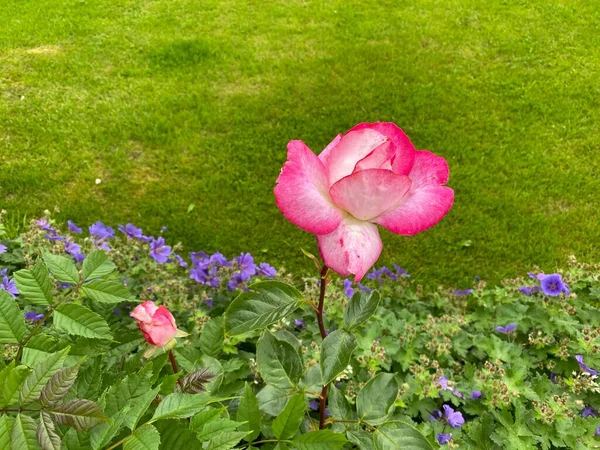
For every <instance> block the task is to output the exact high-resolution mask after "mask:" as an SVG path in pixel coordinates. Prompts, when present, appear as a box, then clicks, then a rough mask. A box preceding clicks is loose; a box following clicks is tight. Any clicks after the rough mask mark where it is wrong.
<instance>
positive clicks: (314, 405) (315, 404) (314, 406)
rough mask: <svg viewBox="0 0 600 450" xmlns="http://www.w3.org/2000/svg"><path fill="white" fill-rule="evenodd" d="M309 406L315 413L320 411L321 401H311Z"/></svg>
mask: <svg viewBox="0 0 600 450" xmlns="http://www.w3.org/2000/svg"><path fill="white" fill-rule="evenodd" d="M308 406H310V409H311V410H313V411H315V412H316V411H318V410H319V400H311V401H310V402H308Z"/></svg>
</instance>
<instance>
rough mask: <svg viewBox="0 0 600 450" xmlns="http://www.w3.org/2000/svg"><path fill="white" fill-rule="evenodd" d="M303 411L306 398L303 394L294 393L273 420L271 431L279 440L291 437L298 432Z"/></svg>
mask: <svg viewBox="0 0 600 450" xmlns="http://www.w3.org/2000/svg"><path fill="white" fill-rule="evenodd" d="M305 413H306V400H305V399H304V394H296V395H294V396H293V397H290V399H289V400H288V402H287V404H286V405H285V408H283V411H281V414H279V415H278V416H277V417H276V418H275V420H274V421H273V425H272V428H271V431H273V434H274V435H275V437H276V438H277V439H279V440H285V439H289V438H291V437H293V436H294V435H295V434H296V433H297V432H298V429H299V428H300V424H301V423H302V420H303V419H304V414H305Z"/></svg>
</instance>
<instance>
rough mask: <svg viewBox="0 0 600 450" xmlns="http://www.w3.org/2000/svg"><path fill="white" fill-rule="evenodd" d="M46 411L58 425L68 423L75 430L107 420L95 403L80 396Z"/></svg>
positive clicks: (87, 428) (83, 429) (82, 429)
mask: <svg viewBox="0 0 600 450" xmlns="http://www.w3.org/2000/svg"><path fill="white" fill-rule="evenodd" d="M48 412H49V413H50V415H51V416H52V418H53V419H54V422H56V423H58V424H60V425H70V426H72V427H73V428H75V429H76V430H77V431H85V430H89V429H90V428H92V427H94V426H96V425H98V424H99V423H102V422H105V421H107V420H108V418H107V417H105V416H104V413H103V412H102V410H101V409H100V407H99V406H98V405H97V404H96V403H94V402H92V401H90V400H85V399H81V398H76V399H74V400H70V401H68V402H66V403H63V404H62V405H58V406H55V407H54V408H52V409H49V410H48Z"/></svg>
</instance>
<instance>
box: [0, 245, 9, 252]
mask: <svg viewBox="0 0 600 450" xmlns="http://www.w3.org/2000/svg"><path fill="white" fill-rule="evenodd" d="M6 250H8V247H7V246H6V245H2V244H0V253H6Z"/></svg>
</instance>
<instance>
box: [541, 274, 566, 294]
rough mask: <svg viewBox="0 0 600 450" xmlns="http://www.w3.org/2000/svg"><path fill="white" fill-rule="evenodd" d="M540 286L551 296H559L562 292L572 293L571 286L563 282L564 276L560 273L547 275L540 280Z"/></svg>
mask: <svg viewBox="0 0 600 450" xmlns="http://www.w3.org/2000/svg"><path fill="white" fill-rule="evenodd" d="M540 286H541V287H542V291H543V292H544V294H545V295H547V296H549V297H558V296H559V295H560V294H562V293H564V294H566V295H568V294H569V293H570V290H569V286H567V285H566V284H565V283H564V282H563V280H562V276H561V275H560V274H559V273H553V274H551V275H546V276H545V277H544V278H542V280H541V281H540Z"/></svg>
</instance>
